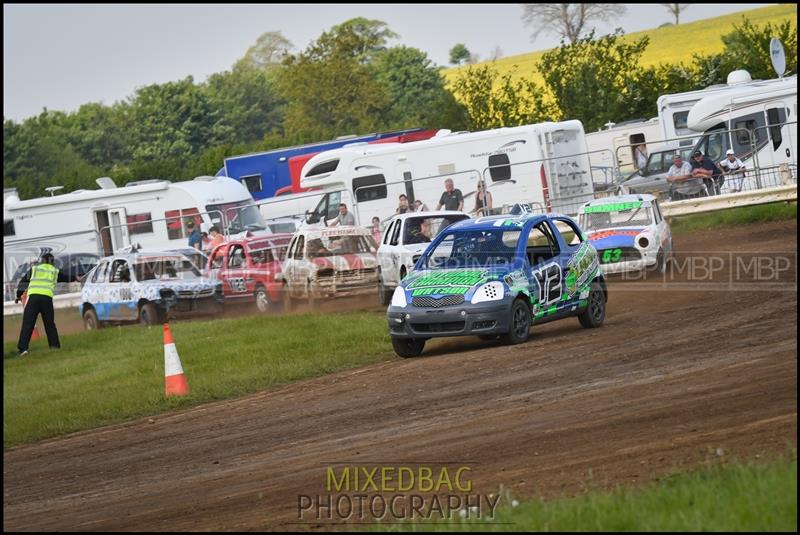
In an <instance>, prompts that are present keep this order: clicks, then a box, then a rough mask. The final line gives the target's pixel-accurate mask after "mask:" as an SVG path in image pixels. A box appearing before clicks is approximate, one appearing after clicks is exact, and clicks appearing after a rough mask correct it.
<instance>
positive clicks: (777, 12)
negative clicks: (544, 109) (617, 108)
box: [443, 4, 797, 84]
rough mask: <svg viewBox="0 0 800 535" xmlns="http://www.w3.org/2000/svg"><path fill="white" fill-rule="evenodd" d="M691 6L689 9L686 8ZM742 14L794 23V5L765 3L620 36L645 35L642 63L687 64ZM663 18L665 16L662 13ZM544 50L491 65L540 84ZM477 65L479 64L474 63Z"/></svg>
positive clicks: (711, 48) (718, 47)
mask: <svg viewBox="0 0 800 535" xmlns="http://www.w3.org/2000/svg"><path fill="white" fill-rule="evenodd" d="M653 9H660V10H663V9H664V8H663V7H661V6H655V5H654V6H653ZM690 9H691V8H690ZM665 13H666V11H665ZM742 15H746V16H747V18H748V19H750V21H751V22H752V23H753V24H755V25H757V26H762V25H765V24H766V23H768V22H771V23H772V24H778V23H780V22H783V21H784V20H786V19H790V20H792V21H793V22H794V24H795V25H797V8H796V7H792V6H791V4H782V5H775V6H767V7H762V8H758V9H751V10H747V11H741V12H739V13H732V14H730V15H723V16H720V17H714V18H710V19H704V20H699V21H696V22H689V23H686V24H679V25H677V26H667V27H664V28H656V29H652V30H646V31H641V32H636V33H632V34H628V35H626V36H625V37H624V39H625V41H628V42H630V41H633V40H636V39H640V38H641V37H643V36H645V35H647V36H648V37H650V44H649V45H648V47H647V49H646V50H645V52H644V54H643V55H642V61H641V64H642V66H645V67H647V66H650V65H657V64H660V63H675V64H677V63H681V62H683V63H684V64H686V65H688V64H690V63H691V62H692V54H716V53H718V52H722V50H723V48H724V45H723V43H722V36H723V35H725V34H726V33H730V32H731V31H732V30H733V24H734V23H740V22H741V21H742ZM665 17H666V15H665ZM545 52H546V50H539V51H537V52H530V53H528V54H520V55H517V56H509V57H507V58H501V59H499V60H497V61H496V62H495V64H494V65H495V68H497V70H498V71H499V72H500V74H504V73H506V72H508V71H510V70H512V69H513V67H514V65H517V66H518V67H519V68H518V69H517V71H516V76H517V77H521V78H527V79H531V80H533V81H534V82H536V83H538V84H542V83H543V79H542V77H541V75H540V74H539V72H538V71H537V70H536V63H537V62H538V61H539V60H540V59H541V57H542V54H544V53H545ZM477 65H482V63H478V64H477ZM466 68H467V67H466V66H462V67H453V68H450V69H446V70H444V71H443V73H444V76H445V78H446V79H447V80H448V81H450V80H452V79H453V78H454V77H455V76H456V75H457V74H458V72H459V71H460V70H461V69H466Z"/></svg>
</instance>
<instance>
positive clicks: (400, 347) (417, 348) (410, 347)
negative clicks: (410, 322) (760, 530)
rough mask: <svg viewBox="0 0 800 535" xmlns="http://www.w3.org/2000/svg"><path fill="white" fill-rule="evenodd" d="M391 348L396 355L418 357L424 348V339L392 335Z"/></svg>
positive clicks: (405, 357)
mask: <svg viewBox="0 0 800 535" xmlns="http://www.w3.org/2000/svg"><path fill="white" fill-rule="evenodd" d="M392 348H394V352H395V353H397V356H398V357H403V358H404V359H407V358H411V357H418V356H419V355H420V354H421V353H422V350H423V349H425V340H424V339H422V338H395V337H392Z"/></svg>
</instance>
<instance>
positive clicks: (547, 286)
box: [533, 262, 563, 306]
mask: <svg viewBox="0 0 800 535" xmlns="http://www.w3.org/2000/svg"><path fill="white" fill-rule="evenodd" d="M533 278H534V279H536V282H537V283H539V305H540V306H547V305H549V304H551V303H555V302H557V301H560V300H561V293H562V292H563V284H562V280H563V277H562V274H561V266H559V265H558V262H551V263H549V264H545V265H544V266H542V267H540V268H538V269H536V270H534V271H533Z"/></svg>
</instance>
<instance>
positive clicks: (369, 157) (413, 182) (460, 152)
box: [300, 121, 594, 226]
mask: <svg viewBox="0 0 800 535" xmlns="http://www.w3.org/2000/svg"><path fill="white" fill-rule="evenodd" d="M587 150H588V149H587V145H586V136H585V135H584V131H583V125H582V124H581V122H580V121H564V122H559V123H552V122H546V123H540V124H534V125H526V126H519V127H513V128H498V129H494V130H485V131H482V132H473V133H462V132H456V133H452V132H450V131H449V130H442V131H439V132H438V133H437V134H436V136H434V137H432V138H430V139H427V140H424V141H415V142H411V143H403V144H400V143H387V144H385V145H365V146H356V147H346V148H342V149H336V150H331V151H326V152H323V153H320V154H318V155H316V156H314V157H313V158H312V159H311V160H309V161H308V163H306V165H305V166H304V167H303V171H302V173H301V177H300V184H301V186H302V187H304V188H310V187H316V188H322V189H323V190H324V191H325V195H324V196H323V197H322V199H321V200H320V201H319V203H318V204H317V207H316V208H315V209H314V212H313V213H312V214H311V215H310V218H309V220H308V223H311V224H313V223H318V222H320V221H321V220H322V219H325V220H330V219H332V218H334V217H336V215H337V214H338V207H339V203H340V202H341V203H345V204H347V205H348V207H349V209H350V210H351V211H352V212H353V213H354V215H355V217H356V222H357V224H359V225H363V226H366V225H369V224H370V221H371V219H372V217H374V216H377V217H379V218H380V219H381V220H382V221H385V220H387V219H389V218H390V217H391V216H393V215H394V213H395V209H396V208H397V206H398V198H399V196H400V194H405V195H406V196H407V197H408V199H409V203H413V201H414V200H417V199H419V200H421V201H422V202H423V203H424V204H425V205H426V206H427V207H428V208H429V209H430V210H434V209H435V208H436V205H437V204H438V202H439V199H440V197H441V195H442V193H443V192H444V190H445V185H444V182H445V180H446V179H447V178H450V179H452V180H453V182H454V186H455V188H456V189H460V190H461V192H462V194H463V195H464V211H466V212H470V211H472V210H473V208H474V205H475V193H476V189H477V185H478V182H479V180H484V181H485V183H486V186H487V190H488V191H490V192H491V193H492V197H493V208H494V209H495V210H508V209H510V208H511V207H512V206H513V205H514V204H516V203H526V204H532V205H534V207H535V208H538V209H540V210H542V211H545V210H548V211H549V210H552V211H556V212H564V213H576V212H577V209H578V207H580V206H581V204H582V203H583V202H586V201H588V200H591V199H592V198H593V193H594V189H593V185H592V176H591V169H590V162H589V158H588V155H587Z"/></svg>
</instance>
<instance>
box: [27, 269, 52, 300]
mask: <svg viewBox="0 0 800 535" xmlns="http://www.w3.org/2000/svg"><path fill="white" fill-rule="evenodd" d="M57 280H58V269H56V268H55V267H53V266H51V265H50V264H41V265H39V266H33V267H32V268H31V281H30V282H29V283H28V295H46V296H47V297H53V293H54V292H55V291H56V281H57Z"/></svg>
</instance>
